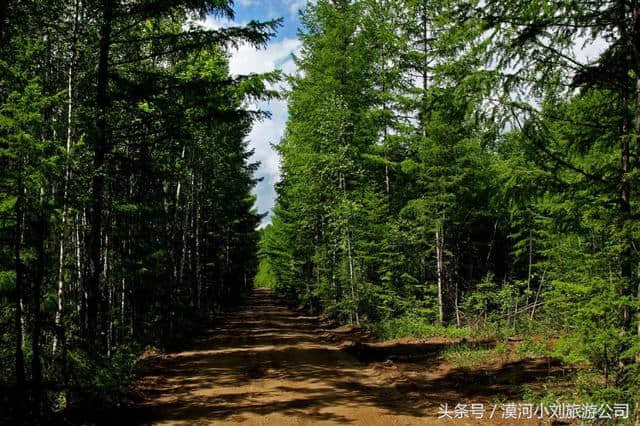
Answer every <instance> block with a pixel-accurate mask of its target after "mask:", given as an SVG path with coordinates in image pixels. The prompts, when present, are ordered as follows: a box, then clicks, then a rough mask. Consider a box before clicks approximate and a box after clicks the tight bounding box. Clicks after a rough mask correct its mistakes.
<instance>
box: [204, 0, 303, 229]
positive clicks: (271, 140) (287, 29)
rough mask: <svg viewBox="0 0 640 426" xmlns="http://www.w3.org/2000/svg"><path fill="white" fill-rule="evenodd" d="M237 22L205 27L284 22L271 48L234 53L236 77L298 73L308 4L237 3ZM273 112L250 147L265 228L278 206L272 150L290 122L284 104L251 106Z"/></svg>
mask: <svg viewBox="0 0 640 426" xmlns="http://www.w3.org/2000/svg"><path fill="white" fill-rule="evenodd" d="M234 3H235V6H234V11H235V15H236V16H235V21H234V22H229V21H226V20H220V19H217V18H215V17H208V18H207V20H206V22H205V23H204V25H205V26H206V27H210V28H220V27H226V26H230V25H242V24H246V23H247V22H249V21H251V20H257V21H265V20H269V19H275V18H283V26H282V27H281V28H280V29H279V30H278V34H277V36H276V37H275V38H274V39H272V41H271V43H269V45H268V47H267V48H265V49H261V50H257V49H254V48H253V47H251V46H248V45H243V46H240V47H239V48H238V49H234V50H232V51H231V52H230V53H231V59H230V63H229V65H230V69H231V73H232V74H234V75H240V74H249V73H260V72H267V71H273V70H275V69H280V70H282V71H283V72H285V73H287V74H292V73H295V72H296V67H295V64H294V63H293V58H292V54H293V53H297V52H298V51H299V50H300V41H299V40H298V38H297V30H298V26H299V23H300V20H299V10H300V8H301V7H304V6H305V5H306V3H307V0H235V2H234ZM251 107H257V108H260V109H262V110H266V111H270V112H271V114H272V115H271V118H270V119H265V120H264V121H261V122H258V123H255V124H254V126H253V129H252V130H251V133H250V135H249V144H250V146H251V148H253V149H254V150H255V153H254V155H253V157H252V160H253V161H259V162H260V163H261V164H260V168H259V169H258V172H257V177H261V178H262V179H263V180H262V182H260V183H258V185H257V187H256V188H255V189H254V193H255V194H256V195H257V202H256V204H257V205H256V208H257V209H258V211H259V212H261V213H269V216H267V217H266V218H265V219H264V220H263V223H262V225H266V224H267V223H269V222H270V221H271V213H272V209H273V204H274V202H275V197H276V194H275V190H274V184H275V183H276V182H277V181H278V179H279V158H278V155H277V154H276V153H275V152H274V150H273V149H272V148H271V144H275V143H278V142H279V140H280V138H281V137H282V134H283V132H284V127H285V123H286V120H287V116H288V114H287V105H286V102H285V101H283V100H277V101H271V102H260V103H259V104H257V105H251Z"/></svg>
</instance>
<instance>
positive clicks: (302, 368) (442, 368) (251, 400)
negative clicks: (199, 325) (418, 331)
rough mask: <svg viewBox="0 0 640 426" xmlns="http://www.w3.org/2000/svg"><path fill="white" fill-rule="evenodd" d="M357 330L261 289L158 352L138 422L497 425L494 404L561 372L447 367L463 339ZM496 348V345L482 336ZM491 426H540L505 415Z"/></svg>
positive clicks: (536, 364) (145, 381)
mask: <svg viewBox="0 0 640 426" xmlns="http://www.w3.org/2000/svg"><path fill="white" fill-rule="evenodd" d="M367 340H368V339H367V336H366V335H364V334H362V333H359V332H354V330H352V329H350V328H340V329H336V330H332V329H330V328H327V327H326V325H325V326H324V327H323V324H322V323H321V322H320V320H319V319H318V318H316V317H310V316H306V315H304V314H302V313H299V312H296V311H294V310H292V309H290V308H288V307H287V304H286V303H285V301H283V300H282V299H280V298H278V297H277V296H275V295H274V294H272V293H270V292H268V291H265V290H256V291H255V292H254V294H253V295H252V296H251V297H250V298H249V300H248V302H247V303H246V305H245V306H244V307H243V308H242V310H240V311H238V312H235V313H232V314H229V315H228V316H227V317H226V318H224V321H223V322H222V323H221V326H220V327H218V328H215V329H212V330H210V332H209V333H208V335H207V336H206V337H205V338H204V339H202V340H200V341H198V342H196V343H195V344H194V345H193V347H192V348H190V350H187V351H183V352H179V353H172V354H168V355H165V356H161V357H157V358H156V359H154V360H153V362H152V365H153V366H152V368H151V370H150V374H149V375H147V376H146V377H144V378H141V379H140V380H139V382H138V383H137V389H138V390H139V391H140V393H141V395H142V396H143V401H142V402H141V403H140V404H139V405H138V406H137V407H135V409H134V412H133V418H132V420H134V421H135V422H136V423H138V424H162V425H178V424H180V425H183V424H184V425H186V424H217V423H220V424H235V423H244V424H249V425H252V424H256V425H293V424H295V425H305V424H316V423H330V424H335V423H341V424H362V425H367V426H371V425H414V424H434V423H444V422H450V423H451V424H459V425H461V424H481V423H482V424H484V423H487V422H489V421H488V420H486V417H488V416H489V411H491V408H490V405H489V404H491V406H492V405H493V404H495V403H502V402H508V401H517V400H518V398H520V397H521V394H522V392H523V389H524V386H525V385H526V386H530V387H535V386H539V385H540V383H542V382H544V381H545V380H546V379H547V377H548V376H549V375H558V374H561V369H560V368H559V367H557V366H550V365H548V363H547V362H545V361H543V360H537V361H536V360H531V361H510V360H508V359H507V360H502V361H501V362H499V363H498V362H494V363H493V365H491V364H489V365H486V366H482V367H480V368H478V367H474V369H473V370H468V369H464V368H458V367H456V366H455V365H451V364H450V363H447V362H446V361H445V359H444V358H443V357H442V356H441V352H442V350H443V349H444V348H446V347H447V346H449V345H452V344H457V343H458V342H456V341H450V340H446V339H440V340H427V341H418V340H398V341H392V342H385V343H374V342H370V341H369V342H367ZM478 344H479V345H489V346H490V345H492V344H493V343H492V342H479V343H478ZM457 403H468V404H471V403H484V404H485V406H486V407H487V408H486V409H487V413H486V414H485V419H483V420H476V419H473V418H471V416H469V417H467V418H465V419H454V420H447V421H445V420H439V419H438V416H439V407H440V404H448V406H449V410H453V407H454V406H455V405H456V404H457ZM501 416H502V412H501V411H497V412H496V414H495V417H494V419H493V420H491V421H490V422H489V423H491V424H519V425H529V424H539V423H540V421H539V420H524V419H519V420H515V421H514V420H505V419H502V418H501Z"/></svg>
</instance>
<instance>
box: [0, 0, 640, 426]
mask: <svg viewBox="0 0 640 426" xmlns="http://www.w3.org/2000/svg"><path fill="white" fill-rule="evenodd" d="M237 3H238V2H237ZM234 7H235V5H234V3H233V1H231V0H127V1H125V0H47V1H43V0H5V1H2V2H0V328H1V329H2V334H1V335H0V390H1V393H0V423H3V422H4V421H6V422H7V423H8V424H47V423H56V424H58V423H59V424H72V423H73V421H72V420H70V419H72V418H73V415H72V414H70V413H71V412H72V410H74V409H76V408H77V407H92V409H93V410H98V411H99V410H100V409H105V410H108V409H109V408H110V407H116V406H117V407H119V406H120V404H121V400H122V398H124V396H125V395H127V394H128V393H129V392H130V384H131V383H132V381H134V380H135V375H136V365H137V364H138V363H139V362H138V361H139V360H140V359H141V355H142V354H143V353H145V352H149V350H150V348H154V350H156V349H157V350H160V351H167V352H170V351H171V350H172V348H175V347H179V346H180V345H183V344H185V342H190V341H192V340H193V339H194V338H196V337H198V336H200V335H202V333H203V330H204V329H205V328H206V327H207V326H208V324H210V323H212V321H213V322H215V321H216V318H219V317H224V315H226V314H225V312H229V311H233V310H234V309H237V307H238V306H242V305H243V303H244V304H245V305H246V306H248V307H249V308H251V306H254V305H252V304H254V303H258V302H255V296H253V297H254V299H250V300H251V302H250V303H248V304H247V303H246V300H247V296H248V295H249V294H251V292H252V291H253V289H254V287H266V288H269V289H270V290H269V291H270V293H264V294H269V295H270V294H272V293H273V294H275V295H277V297H280V298H282V300H287V301H289V303H290V304H292V305H295V306H297V308H299V309H300V310H301V312H305V313H306V315H312V316H317V317H318V318H322V319H325V320H327V321H332V322H333V323H334V324H336V325H345V324H347V325H350V326H351V327H352V328H353V329H356V330H366V331H367V333H371V334H373V335H375V336H376V338H377V339H379V340H383V341H385V340H392V339H409V338H421V339H429V338H436V337H437V338H442V339H461V340H460V341H461V342H463V343H464V342H468V341H475V340H478V339H481V338H482V339H490V340H491V341H493V342H498V343H500V342H505V343H504V344H503V345H502V346H500V345H498V346H496V348H505V347H507V346H506V345H507V343H508V342H513V341H516V342H519V344H520V347H521V348H524V349H522V351H524V352H526V356H527V357H531V358H539V359H546V360H548V361H547V362H548V363H549V365H550V361H549V360H551V359H554V360H558V362H560V363H562V365H564V366H575V368H574V367H571V368H574V369H573V370H572V371H573V372H572V374H573V375H572V376H571V378H570V379H569V380H570V381H571V386H569V387H568V388H563V390H558V389H555V388H554V389H553V390H549V389H551V388H552V387H553V386H551V385H550V387H549V388H547V387H545V389H546V392H547V393H546V394H536V395H534V396H531V395H530V394H527V395H528V396H529V399H531V398H534V399H535V398H538V399H539V400H542V399H544V400H547V399H549V400H568V401H573V402H585V401H586V402H590V403H598V404H600V403H602V404H610V405H614V404H627V405H628V406H629V407H630V410H631V414H630V416H629V419H627V421H628V422H633V421H634V420H633V417H634V416H637V417H636V421H640V412H639V411H638V409H637V407H638V404H639V396H638V395H639V394H640V252H639V247H640V221H639V213H640V198H639V197H638V195H640V136H639V135H640V3H639V2H638V1H637V0H583V1H580V2H576V1H574V0H316V1H308V2H307V3H306V6H305V7H304V8H303V9H301V11H300V22H301V26H300V28H299V29H298V37H299V39H300V41H301V45H302V47H301V50H300V51H299V52H296V53H295V57H294V60H295V64H296V66H297V72H295V73H293V74H288V75H286V74H283V73H281V72H280V71H277V70H276V71H273V72H267V73H251V74H248V75H233V74H232V73H231V72H230V69H229V61H230V57H231V55H232V52H233V51H234V49H236V48H237V47H238V46H240V45H250V46H254V47H256V48H259V49H260V48H266V47H267V46H268V45H269V43H270V41H271V40H272V39H273V38H274V37H275V36H276V34H277V32H278V30H279V28H280V27H281V26H282V20H281V19H274V20H264V21H254V20H252V21H249V22H245V23H242V24H240V23H238V24H237V25H235V24H234V25H230V26H225V27H221V28H217V29H212V28H208V27H205V26H204V25H202V22H203V20H204V19H205V18H206V17H207V16H214V17H220V18H224V19H229V20H232V19H233V18H234ZM254 7H256V8H259V7H260V6H259V5H256V6H254ZM279 87H283V88H282V89H278V88H279ZM271 99H285V100H286V101H287V104H288V120H287V123H286V129H285V131H284V135H283V136H282V138H281V140H278V141H273V147H274V149H275V151H276V152H277V154H278V155H279V158H280V181H279V182H278V183H277V184H276V191H277V199H276V205H275V207H274V209H273V215H272V216H270V220H269V219H267V212H259V211H257V210H256V207H255V203H256V195H255V192H253V191H254V187H255V185H256V183H257V182H258V181H259V180H260V176H258V175H257V173H256V171H257V169H258V164H257V163H256V162H253V161H252V160H251V156H252V154H253V151H252V149H251V148H250V147H249V144H248V141H247V137H248V135H249V133H250V131H251V129H252V126H253V125H254V123H256V122H257V121H259V120H268V119H269V113H268V112H265V111H261V110H260V109H259V108H256V107H255V105H258V102H261V101H269V100H271ZM264 223H267V224H266V226H263V225H261V224H264ZM262 294H263V293H259V295H262ZM265 297H267V296H265ZM268 297H271V296H268ZM274 297H276V296H274ZM274 300H276V299H274ZM277 300H280V299H277ZM265 303H266V302H265ZM269 303H271V299H269ZM273 303H279V302H273ZM242 318H245V317H242ZM274 318H275V317H274ZM304 318H307V317H304ZM251 320H252V319H251V317H250V315H249V317H246V318H245V320H244V321H245V322H247V323H250V322H251ZM274 321H275V320H274ZM239 330H241V329H239ZM232 334H233V333H232ZM235 334H237V333H235ZM229 338H230V339H233V338H234V336H231V337H229ZM219 347H220V348H223V347H224V345H223V344H220V346H219ZM460 348H461V349H460V350H461V351H462V352H461V353H460V356H461V357H462V358H464V359H465V362H467V361H468V360H470V359H475V358H473V357H477V356H478V352H477V351H475V350H473V348H471V347H466V346H464V345H462V346H460ZM213 349H216V347H213ZM208 356H209V358H208V359H212V360H213V359H214V358H215V357H216V355H215V354H213V355H211V354H209V355H208ZM211 362H214V361H211ZM277 367H278V366H277V365H276V367H274V368H277ZM243 368H244V367H243ZM567 368H569V367H567ZM549 369H550V367H549ZM243 371H244V370H243ZM265 371H266V370H265ZM549 371H550V370H549ZM254 373H255V372H253V370H250V371H249V373H247V374H249V376H252V375H256V377H257V376H259V375H261V374H267V373H266V372H262V371H261V370H259V372H258V373H256V374H254ZM243 374H244V373H243ZM563 374H564V369H563ZM252 377H253V376H252ZM563 392H564V393H563ZM545 398H546V399H545ZM211 404H214V402H212V403H211ZM201 405H202V404H201ZM634 411H635V413H636V414H635V415H634V414H633V413H634ZM210 414H211V413H208V414H207V415H210ZM52 419H54V420H52ZM94 421H95V420H94ZM97 423H98V424H99V423H100V422H99V421H97ZM91 424H93V423H91ZM275 424H277V423H275ZM628 424H632V423H628Z"/></svg>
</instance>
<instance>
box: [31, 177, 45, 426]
mask: <svg viewBox="0 0 640 426" xmlns="http://www.w3.org/2000/svg"><path fill="white" fill-rule="evenodd" d="M44 215H45V213H44V189H43V188H41V189H40V207H39V214H38V224H37V232H36V235H37V247H36V253H37V254H36V273H35V276H34V280H33V295H32V296H33V330H32V333H31V382H32V388H31V389H32V399H33V412H34V416H35V418H36V419H39V418H40V416H41V414H42V413H41V409H42V360H41V359H40V335H41V331H42V310H41V301H40V299H41V296H42V283H43V280H44V263H45V261H46V259H45V251H44V250H45V248H44V243H45V237H46V231H45V229H46V220H45V216H44Z"/></svg>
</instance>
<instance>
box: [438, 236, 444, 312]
mask: <svg viewBox="0 0 640 426" xmlns="http://www.w3.org/2000/svg"><path fill="white" fill-rule="evenodd" d="M436 270H437V275H438V322H439V323H440V324H444V302H443V296H442V293H443V290H444V227H443V225H438V229H437V230H436Z"/></svg>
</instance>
